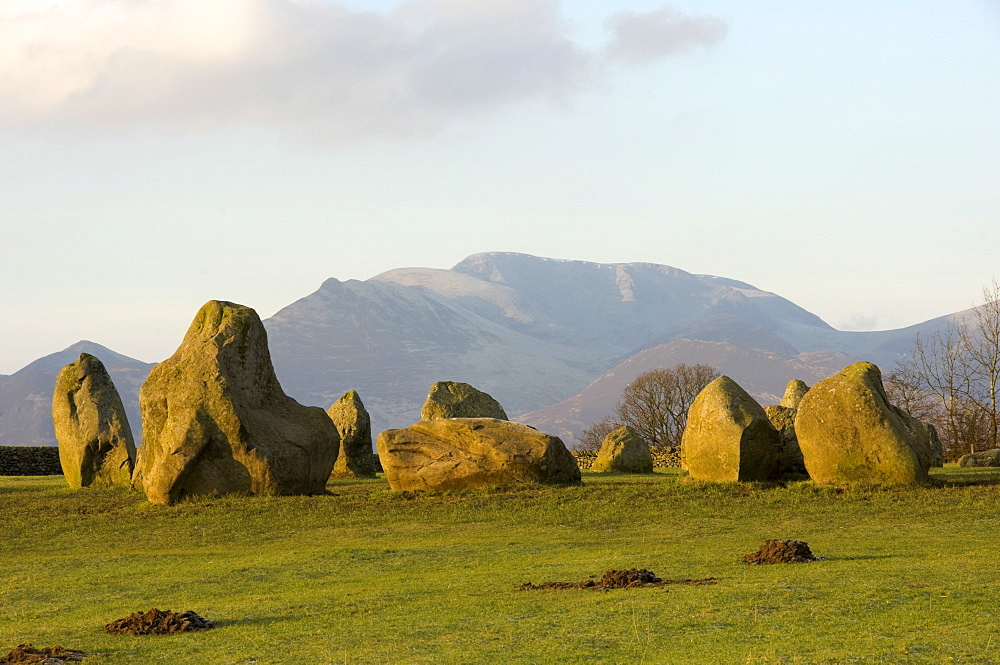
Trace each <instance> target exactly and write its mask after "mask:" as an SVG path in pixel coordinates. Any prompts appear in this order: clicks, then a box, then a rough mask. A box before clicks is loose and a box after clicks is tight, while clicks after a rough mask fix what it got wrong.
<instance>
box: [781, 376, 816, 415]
mask: <svg viewBox="0 0 1000 665" xmlns="http://www.w3.org/2000/svg"><path fill="white" fill-rule="evenodd" d="M807 392H809V386H807V385H806V382H805V381H800V380H799V379H792V380H791V381H789V382H788V385H787V386H785V395H784V396H783V397H782V398H781V404H780V406H783V407H785V408H786V409H797V408H799V402H801V401H802V398H803V397H805V396H806V393H807Z"/></svg>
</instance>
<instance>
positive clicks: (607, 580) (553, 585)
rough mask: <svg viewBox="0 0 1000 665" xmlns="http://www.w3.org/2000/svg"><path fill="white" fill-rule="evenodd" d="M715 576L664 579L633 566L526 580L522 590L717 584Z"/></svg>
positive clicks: (604, 588) (605, 588)
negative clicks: (584, 576)
mask: <svg viewBox="0 0 1000 665" xmlns="http://www.w3.org/2000/svg"><path fill="white" fill-rule="evenodd" d="M715 581H716V580H715V578H714V577H708V578H705V579H703V580H664V579H661V578H659V577H657V576H656V575H654V574H653V573H652V572H651V571H648V570H646V569H645V568H643V569H642V570H638V569H636V568H632V569H630V570H610V569H609V570H605V571H604V575H602V576H601V579H599V580H594V579H589V580H583V581H582V582H543V583H541V584H532V583H531V582H526V583H524V584H522V585H521V587H520V590H521V591H535V590H538V589H603V590H608V589H636V588H639V587H663V586H667V585H668V584H690V585H701V584H715Z"/></svg>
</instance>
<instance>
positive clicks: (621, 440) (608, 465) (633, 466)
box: [590, 425, 653, 473]
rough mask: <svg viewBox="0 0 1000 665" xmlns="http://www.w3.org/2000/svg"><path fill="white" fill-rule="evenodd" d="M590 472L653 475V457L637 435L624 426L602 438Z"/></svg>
mask: <svg viewBox="0 0 1000 665" xmlns="http://www.w3.org/2000/svg"><path fill="white" fill-rule="evenodd" d="M590 468H591V470H592V471H600V472H604V471H618V472H621V473H653V456H652V454H650V452H649V444H647V443H646V442H645V441H644V440H643V438H642V437H641V436H639V433H638V432H636V431H635V430H634V429H632V428H631V427H629V426H628V425H625V426H624V427H619V428H618V429H616V430H615V431H613V432H611V433H609V434H608V435H607V436H606V437H604V441H603V442H602V443H601V449H600V450H599V451H598V453H597V459H595V460H594V463H593V464H592V465H591V467H590Z"/></svg>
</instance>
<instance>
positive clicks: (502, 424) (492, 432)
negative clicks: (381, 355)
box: [376, 418, 580, 491]
mask: <svg viewBox="0 0 1000 665" xmlns="http://www.w3.org/2000/svg"><path fill="white" fill-rule="evenodd" d="M376 446H377V448H378V455H379V461H380V462H381V463H382V468H383V470H384V471H385V477H386V479H387V480H388V481H389V486H390V487H392V489H394V490H397V491H411V490H452V489H474V488H477V487H486V486H489V485H504V484H509V483H519V482H537V483H544V484H578V483H579V482H580V468H579V467H578V466H577V464H576V459H574V457H573V455H572V454H571V453H570V452H569V450H567V449H566V446H565V445H563V442H562V441H561V440H560V439H559V438H558V437H555V436H551V435H549V434H544V433H542V432H539V431H538V430H536V429H534V428H533V427H528V426H527V425H521V424H518V423H512V422H510V421H508V420H500V419H497V418H452V419H447V420H422V421H420V422H418V423H414V424H413V425H410V426H409V427H406V428H403V429H391V430H386V431H385V432H382V434H380V435H379V437H378V441H377V443H376Z"/></svg>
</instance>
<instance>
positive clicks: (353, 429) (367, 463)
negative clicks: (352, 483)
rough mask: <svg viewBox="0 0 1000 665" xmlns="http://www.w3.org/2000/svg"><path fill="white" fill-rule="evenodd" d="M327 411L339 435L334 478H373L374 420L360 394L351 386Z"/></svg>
mask: <svg viewBox="0 0 1000 665" xmlns="http://www.w3.org/2000/svg"><path fill="white" fill-rule="evenodd" d="M326 414H327V415H328V416H330V420H332V421H333V424H334V426H335V427H336V428H337V434H339V435H340V453H338V455H337V461H336V463H335V464H334V465H333V477H335V478H374V477H375V453H374V452H373V451H372V421H371V416H369V415H368V411H367V409H365V405H364V404H363V403H362V402H361V397H360V396H358V393H357V392H356V391H354V390H349V391H347V392H346V393H344V394H343V395H341V397H340V399H338V400H337V401H336V402H334V403H333V405H332V406H331V407H330V408H329V409H328V410H327V412H326Z"/></svg>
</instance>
